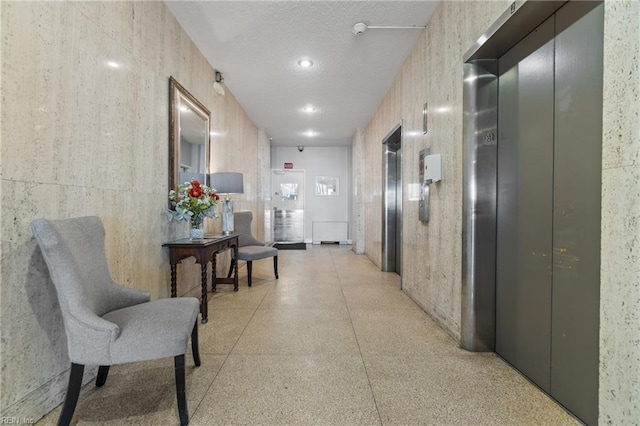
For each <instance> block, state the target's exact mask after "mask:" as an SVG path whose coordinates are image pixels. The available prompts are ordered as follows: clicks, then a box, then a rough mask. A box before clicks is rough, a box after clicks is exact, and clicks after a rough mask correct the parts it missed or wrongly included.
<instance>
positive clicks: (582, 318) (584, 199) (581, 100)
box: [551, 2, 604, 424]
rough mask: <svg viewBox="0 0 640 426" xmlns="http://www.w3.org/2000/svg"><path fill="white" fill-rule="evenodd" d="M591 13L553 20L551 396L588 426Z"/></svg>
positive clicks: (591, 361) (593, 99)
mask: <svg viewBox="0 0 640 426" xmlns="http://www.w3.org/2000/svg"><path fill="white" fill-rule="evenodd" d="M594 6H596V5H595V4H594V3H592V2H569V3H568V4H567V5H566V6H564V7H563V8H562V9H560V10H559V11H558V12H557V14H556V34H557V35H556V77H555V86H556V94H555V144H554V145H555V149H554V173H553V174H554V219H553V229H554V232H553V296H552V298H553V310H552V313H551V316H552V318H553V321H552V329H551V336H552V338H551V390H552V395H553V396H554V398H556V399H557V400H558V401H560V402H562V404H564V405H565V406H567V407H569V408H570V409H571V411H573V412H574V413H575V414H576V415H577V416H578V417H580V418H581V419H582V420H584V421H585V422H587V423H588V424H596V423H597V421H598V372H599V368H598V367H599V365H598V362H599V351H598V345H599V329H600V321H599V318H600V315H599V313H600V204H601V183H600V181H601V170H602V71H603V65H602V56H603V32H604V5H603V4H600V5H598V6H597V7H595V9H594ZM587 12H588V13H587ZM585 13H586V14H585Z"/></svg>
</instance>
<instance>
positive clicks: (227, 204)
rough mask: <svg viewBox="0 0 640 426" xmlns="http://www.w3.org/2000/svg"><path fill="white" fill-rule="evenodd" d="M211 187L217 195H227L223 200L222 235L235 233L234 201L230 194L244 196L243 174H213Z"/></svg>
mask: <svg viewBox="0 0 640 426" xmlns="http://www.w3.org/2000/svg"><path fill="white" fill-rule="evenodd" d="M210 177H211V180H210V181H211V187H213V188H214V189H215V190H216V192H217V193H219V194H226V197H225V198H224V199H223V200H222V233H223V234H224V235H229V234H232V233H233V227H234V224H233V200H232V199H230V198H229V194H244V185H243V182H242V173H236V172H221V173H211V176H210Z"/></svg>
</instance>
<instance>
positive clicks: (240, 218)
mask: <svg viewBox="0 0 640 426" xmlns="http://www.w3.org/2000/svg"><path fill="white" fill-rule="evenodd" d="M252 220H253V214H252V213H251V212H237V213H234V214H233V222H234V225H235V226H234V227H235V229H234V232H237V233H239V234H240V237H238V259H240V260H244V261H245V262H247V281H248V284H249V287H251V270H252V269H253V261H254V260H260V259H266V258H268V257H273V272H274V274H275V276H276V279H278V249H277V248H275V247H269V246H265V245H264V243H263V242H262V241H258V240H256V239H255V238H253V236H252V235H251V221H252ZM235 262H236V259H235V258H233V257H232V258H231V267H230V268H229V273H228V274H227V277H231V274H232V273H233V267H234V266H235Z"/></svg>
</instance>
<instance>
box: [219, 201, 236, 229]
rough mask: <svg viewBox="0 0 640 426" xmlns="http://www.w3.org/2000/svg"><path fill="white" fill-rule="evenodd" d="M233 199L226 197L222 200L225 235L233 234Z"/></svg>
mask: <svg viewBox="0 0 640 426" xmlns="http://www.w3.org/2000/svg"><path fill="white" fill-rule="evenodd" d="M233 227H234V223H233V200H232V199H230V198H225V199H224V200H223V201H222V233H223V234H224V235H231V234H233Z"/></svg>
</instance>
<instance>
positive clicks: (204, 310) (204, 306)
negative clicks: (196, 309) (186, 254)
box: [200, 262, 209, 324]
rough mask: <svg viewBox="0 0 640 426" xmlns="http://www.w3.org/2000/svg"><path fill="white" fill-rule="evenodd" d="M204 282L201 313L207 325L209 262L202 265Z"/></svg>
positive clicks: (203, 321)
mask: <svg viewBox="0 0 640 426" xmlns="http://www.w3.org/2000/svg"><path fill="white" fill-rule="evenodd" d="M200 271H201V274H200V275H201V277H200V279H201V280H202V301H201V302H200V303H201V305H200V313H201V314H202V323H203V324H206V323H207V321H209V307H208V303H207V262H204V263H202V264H201V265H200Z"/></svg>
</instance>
